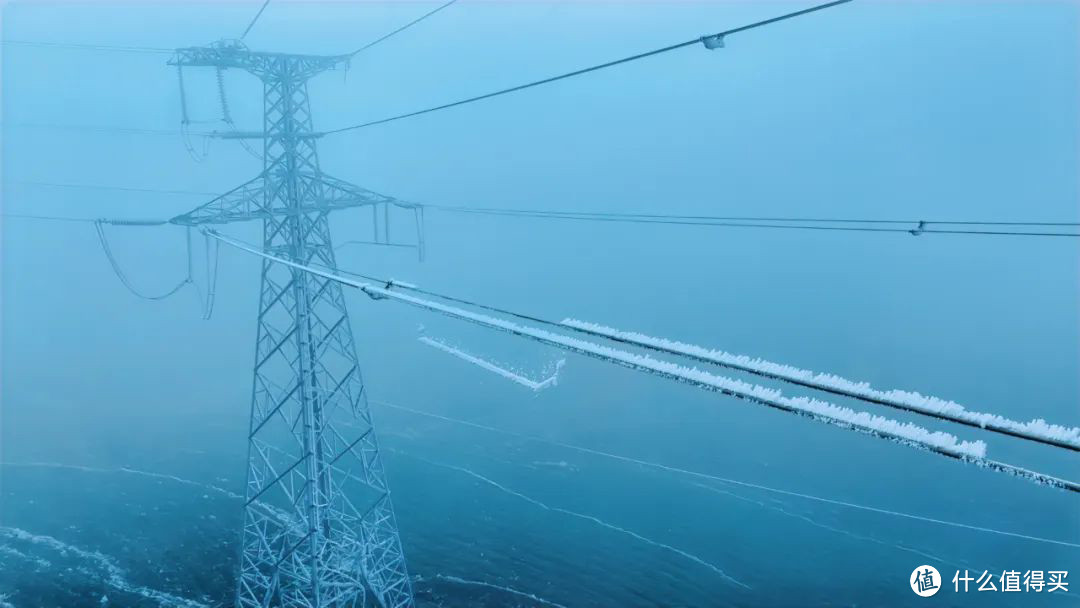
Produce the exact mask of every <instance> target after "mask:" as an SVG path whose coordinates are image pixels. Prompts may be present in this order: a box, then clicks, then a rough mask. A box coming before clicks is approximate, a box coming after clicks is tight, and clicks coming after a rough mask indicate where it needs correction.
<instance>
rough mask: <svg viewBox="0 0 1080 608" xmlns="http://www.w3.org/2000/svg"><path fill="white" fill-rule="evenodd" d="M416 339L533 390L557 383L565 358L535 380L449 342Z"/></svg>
mask: <svg viewBox="0 0 1080 608" xmlns="http://www.w3.org/2000/svg"><path fill="white" fill-rule="evenodd" d="M417 339H418V340H419V341H420V342H421V343H423V344H427V345H428V346H430V347H432V348H436V349H438V350H441V351H443V352H444V353H448V354H450V355H453V356H455V357H457V358H458V359H461V360H462V361H465V362H467V363H472V364H473V365H475V366H477V367H479V368H481V369H486V370H487V371H489V372H492V373H494V374H497V375H499V376H502V377H503V378H506V379H507V380H510V381H511V382H516V383H518V384H520V385H521V386H524V387H526V388H530V389H532V390H534V391H541V390H544V389H545V388H548V387H552V386H555V385H557V384H558V383H559V371H560V370H561V369H562V366H563V363H565V359H562V360H559V361H558V362H557V363H556V364H555V373H553V374H552V375H551V376H550V377H548V378H547V379H545V380H540V381H536V380H530V379H528V378H526V377H525V376H522V375H521V374H518V373H515V372H512V371H510V370H508V369H506V368H504V367H500V366H498V365H495V364H494V363H492V362H491V361H487V360H484V359H481V358H480V357H477V356H475V355H470V354H469V353H467V352H465V351H463V350H460V349H457V348H454V347H453V346H450V345H449V344H445V343H443V342H440V341H439V340H433V339H432V338H429V337H427V336H420V337H419V338H417Z"/></svg>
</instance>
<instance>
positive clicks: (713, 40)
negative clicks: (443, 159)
mask: <svg viewBox="0 0 1080 608" xmlns="http://www.w3.org/2000/svg"><path fill="white" fill-rule="evenodd" d="M848 2H851V0H835V1H834V2H828V3H825V4H820V5H818V6H813V7H810V8H807V9H803V10H801V11H795V12H794V13H788V14H786V15H780V16H779V17H773V18H771V19H766V20H764V21H758V22H755V23H750V24H747V25H743V26H740V27H736V28H733V29H730V30H725V31H723V32H719V33H716V34H712V35H707V36H701V37H699V38H694V39H691V40H687V41H685V42H679V43H676V44H672V45H670V46H665V47H662V48H659V49H654V50H651V51H646V52H644V53H638V54H636V55H631V56H629V57H623V58H622V59H616V60H614V61H609V62H607V63H601V64H599V65H594V66H591V67H587V68H582V69H580V70H575V71H573V72H567V73H565V74H559V75H558V76H552V77H550V78H544V79H543V80H536V81H533V82H529V83H526V84H522V85H518V86H515V87H510V88H508V89H501V90H499V91H495V92H492V93H486V94H484V95H477V96H476V97H469V98H467V99H461V100H458V101H454V102H450V103H446V104H442V105H439V106H434V107H431V108H426V109H423V110H417V111H415V112H409V113H406V114H399V115H397V116H390V117H388V118H381V119H379V120H372V121H369V122H365V123H361V124H357V125H352V126H348V127H340V128H337V129H332V130H330V131H325V132H323V134H324V135H329V134H332V133H342V132H345V131H352V130H355V129H363V128H365V127H371V126H375V125H381V124H384V123H388V122H393V121H395V120H401V119H403V118H411V117H413V116H419V115H421V114H427V113H429V112H436V111H438V110H445V109H447V108H453V107H456V106H460V105H464V104H467V103H473V102H475V101H481V100H484V99H489V98H491V97H497V96H499V95H506V94H507V93H514V92H516V91H521V90H524V89H529V88H532V87H536V86H540V85H544V84H549V83H552V82H556V81H559V80H564V79H566V78H572V77H574V76H580V75H582V74H588V73H590V72H595V71H597V70H603V69H605V68H610V67H613V66H616V65H620V64H623V63H629V62H631V61H637V60H639V59H644V58H646V57H652V56H653V55H659V54H661V53H667V52H669V51H674V50H676V49H681V48H683V47H687V46H691V45H694V44H704V45H705V46H706V47H707V48H716V46H722V45H723V42H722V41H723V38H724V37H725V36H729V35H731V34H736V33H739V32H744V31H747V30H751V29H754V28H758V27H763V26H766V25H770V24H772V23H777V22H779V21H785V20H787V19H792V18H795V17H799V16H802V15H806V14H808V13H813V12H816V11H820V10H823V9H826V8H831V7H833V6H837V5H840V4H846V3H848Z"/></svg>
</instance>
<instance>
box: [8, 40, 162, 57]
mask: <svg viewBox="0 0 1080 608" xmlns="http://www.w3.org/2000/svg"><path fill="white" fill-rule="evenodd" d="M0 44H4V45H11V46H29V47H46V48H58V49H73V50H80V51H111V52H118V53H168V54H172V53H175V52H176V50H175V49H166V48H161V47H152V46H111V45H107V44H78V43H69V42H39V41H36V40H4V41H3V42H0Z"/></svg>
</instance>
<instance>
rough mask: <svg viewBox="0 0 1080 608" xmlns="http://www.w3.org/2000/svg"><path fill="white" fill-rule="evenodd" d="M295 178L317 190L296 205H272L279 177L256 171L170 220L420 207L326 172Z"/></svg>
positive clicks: (189, 222) (192, 222) (223, 220)
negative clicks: (259, 173)
mask: <svg viewBox="0 0 1080 608" xmlns="http://www.w3.org/2000/svg"><path fill="white" fill-rule="evenodd" d="M297 177H298V182H299V183H300V184H301V185H302V188H303V189H304V190H305V191H306V192H312V193H318V194H317V195H316V196H314V198H313V199H311V200H310V201H309V202H306V203H305V204H303V205H301V206H298V207H283V206H273V205H271V204H268V203H267V201H271V200H275V199H276V198H277V197H274V196H270V195H271V194H273V193H271V192H268V191H267V188H272V187H275V186H274V184H279V185H280V183H281V182H280V180H273V179H271V180H267V179H266V178H265V177H264V176H263V175H259V176H258V177H256V178H255V179H252V180H251V181H248V182H245V183H244V184H241V185H240V186H239V187H237V188H234V189H233V190H230V191H229V192H226V193H225V194H222V195H221V196H219V197H217V198H215V199H213V200H211V201H210V202H208V203H205V204H203V205H200V206H198V207H196V208H195V209H193V210H191V211H189V212H187V213H185V214H182V215H178V216H176V217H174V218H172V219H171V220H169V221H170V222H171V223H173V224H179V225H182V226H200V225H204V224H230V223H233V222H245V221H249V220H257V219H269V218H274V217H281V216H289V215H298V214H304V213H316V212H330V211H339V210H342V209H349V208H352V207H367V206H373V205H380V204H390V205H396V206H398V207H405V208H413V207H419V206H420V205H418V204H417V203H410V202H406V201H401V200H398V199H396V198H394V197H392V196H387V195H385V194H379V193H378V192H373V191H371V190H368V189H366V188H361V187H360V186H357V185H354V184H350V183H349V182H346V181H344V180H340V179H337V178H334V177H330V176H328V175H299V176H297Z"/></svg>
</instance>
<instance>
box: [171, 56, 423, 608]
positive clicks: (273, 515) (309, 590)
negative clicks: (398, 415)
mask: <svg viewBox="0 0 1080 608" xmlns="http://www.w3.org/2000/svg"><path fill="white" fill-rule="evenodd" d="M346 59H347V57H345V56H312V55H289V54H281V53H261V52H252V51H249V50H247V49H246V48H244V47H243V46H242V45H241V44H239V43H235V42H232V43H229V42H226V43H218V44H215V45H211V46H208V47H192V48H185V49H179V50H178V51H177V53H176V56H175V57H174V59H173V60H172V61H170V63H171V64H173V65H176V66H177V67H178V69H179V70H181V78H182V70H183V68H185V67H213V68H215V69H218V70H223V69H228V68H235V69H243V70H246V71H248V72H250V73H252V74H254V75H255V76H257V77H258V78H259V79H260V80H262V82H263V104H264V117H263V132H262V133H259V134H253V135H248V136H249V137H257V138H260V139H262V140H263V169H262V172H261V173H260V174H259V175H258V176H257V177H256V178H254V179H252V180H250V181H248V182H246V183H245V184H243V185H241V186H239V187H238V188H236V189H234V190H232V191H230V192H228V193H226V194H224V195H222V196H220V197H218V198H216V199H214V200H212V201H210V202H209V203H206V204H205V205H202V206H201V207H198V208H196V209H195V210H193V211H191V212H189V213H187V214H184V215H181V216H178V217H176V218H173V220H171V221H172V222H173V223H176V224H181V225H188V226H198V225H204V224H223V223H231V222H237V221H248V220H255V219H261V220H262V222H263V248H264V250H265V251H267V252H271V253H273V254H275V255H278V256H282V257H287V258H288V259H290V260H292V261H295V262H297V263H299V264H303V265H319V266H324V267H327V268H329V269H334V268H336V263H335V259H334V249H333V245H332V242H331V238H330V230H329V223H328V215H329V213H330V212H331V211H333V210H336V209H343V208H349V207H357V206H375V205H379V204H383V205H389V204H397V205H401V206H408V205H407V204H404V203H401V202H400V201H396V200H394V199H392V198H389V197H385V196H382V195H379V194H375V193H373V192H370V191H367V190H364V189H363V188H359V187H357V186H353V185H351V184H348V183H345V182H342V181H340V180H337V179H334V178H331V177H329V176H327V175H324V174H323V173H322V170H321V169H320V167H319V156H318V151H317V148H316V142H317V139H318V135H317V134H316V133H315V132H314V131H313V130H312V118H311V107H310V102H309V98H308V89H307V81H308V80H309V79H310V78H311V77H312V76H315V75H316V74H318V73H320V72H322V71H324V70H328V69H332V68H333V67H335V66H337V65H339V64H342V63H344V62H345V61H346ZM258 310H259V312H258V323H257V337H256V340H255V366H254V379H253V387H252V399H251V423H250V427H249V432H248V463H247V484H246V499H245V504H244V520H243V532H242V541H241V544H242V546H241V556H240V568H239V581H238V585H237V599H236V605H237V606H238V607H239V608H248V607H251V608H254V607H266V606H282V607H288V608H292V607H305V608H324V607H330V606H333V607H339V606H350V607H351V606H366V605H377V606H382V607H384V608H402V607H408V606H412V605H413V595H412V586H411V582H410V579H409V576H408V572H407V570H406V567H405V557H404V554H403V552H402V548H401V541H400V538H399V536H398V530H397V523H396V521H395V518H394V511H393V507H392V505H391V502H390V491H389V488H388V487H387V483H386V475H385V472H384V469H383V463H382V459H381V455H380V452H379V445H378V442H377V441H376V437H375V431H374V427H373V424H372V420H371V413H370V411H369V409H368V403H367V394H366V390H365V385H364V382H363V379H362V377H361V373H360V366H359V363H358V360H357V356H356V346H355V344H354V341H353V333H352V328H351V325H350V320H349V314H348V311H347V309H346V307H345V301H344V297H343V295H342V292H341V286H340V285H339V284H338V283H335V282H334V281H331V280H328V279H326V278H323V277H319V276H316V275H313V274H311V273H307V272H303V271H301V270H297V269H294V268H288V267H283V266H282V265H280V264H273V263H271V262H269V261H264V263H263V266H262V288H261V293H260V296H259V309H258Z"/></svg>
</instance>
